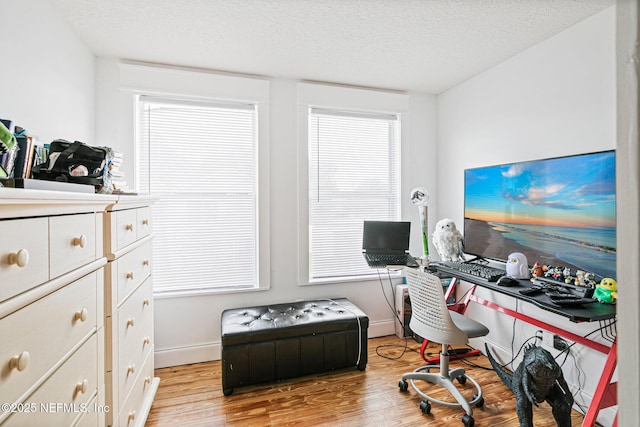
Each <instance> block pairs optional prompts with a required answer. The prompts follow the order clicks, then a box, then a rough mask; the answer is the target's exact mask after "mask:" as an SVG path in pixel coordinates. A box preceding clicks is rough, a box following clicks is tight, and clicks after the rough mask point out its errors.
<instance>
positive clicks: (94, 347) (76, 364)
mask: <svg viewBox="0 0 640 427" xmlns="http://www.w3.org/2000/svg"><path fill="white" fill-rule="evenodd" d="M97 361H98V343H97V338H96V335H95V334H94V335H93V336H92V337H91V338H90V339H89V340H88V341H87V342H86V343H84V344H83V345H82V347H80V348H79V349H78V350H77V351H76V352H75V353H74V354H73V355H72V356H71V357H70V358H69V360H67V361H66V362H65V363H64V364H63V365H62V366H61V367H60V368H58V369H57V370H56V371H55V372H54V373H53V375H52V376H51V377H50V378H49V379H47V381H45V382H44V384H43V385H42V386H41V387H40V388H38V389H37V390H36V391H35V393H33V394H32V395H31V396H29V397H28V398H27V399H26V401H25V404H24V405H23V407H28V408H30V409H31V408H33V409H36V410H35V411H29V412H21V413H14V414H13V415H11V416H10V417H9V419H8V420H7V422H6V423H5V424H3V426H45V425H46V426H53V425H56V426H69V425H71V423H72V422H73V421H74V420H75V419H76V418H79V417H80V416H81V415H82V414H84V413H88V412H95V410H96V408H94V407H93V406H89V403H90V401H91V400H92V399H93V397H94V396H95V395H96V393H97V392H98V362H97Z"/></svg>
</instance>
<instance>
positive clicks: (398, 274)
mask: <svg viewBox="0 0 640 427" xmlns="http://www.w3.org/2000/svg"><path fill="white" fill-rule="evenodd" d="M377 271H378V274H368V275H366V276H344V277H327V278H322V279H312V280H309V282H308V283H300V286H313V285H332V284H336V283H345V282H371V281H378V280H380V279H387V278H389V277H390V278H391V279H401V278H402V270H390V271H389V272H388V273H387V270H386V269H379V270H377Z"/></svg>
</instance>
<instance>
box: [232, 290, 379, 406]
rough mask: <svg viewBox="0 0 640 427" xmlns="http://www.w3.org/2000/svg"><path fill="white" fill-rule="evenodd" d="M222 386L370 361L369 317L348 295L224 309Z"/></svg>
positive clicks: (361, 367) (314, 372)
mask: <svg viewBox="0 0 640 427" xmlns="http://www.w3.org/2000/svg"><path fill="white" fill-rule="evenodd" d="M221 320H222V321H221V327H222V391H223V393H224V395H225V396H228V395H230V394H231V393H233V388H234V387H240V386H246V385H253V384H259V383H264V382H269V381H275V380H281V379H286V378H293V377H298V376H303V375H310V374H316V373H320V372H327V371H331V370H334V369H342V368H348V367H350V366H355V367H357V368H358V369H359V370H361V371H363V370H364V369H365V368H366V365H367V328H368V327H369V318H368V317H367V315H366V314H365V313H364V312H362V310H360V309H359V308H358V307H356V306H355V305H354V304H353V303H351V302H350V301H349V300H348V299H346V298H336V299H331V300H330V299H326V300H317V301H303V302H296V303H290V304H275V305H265V306H259V307H249V308H235V309H229V310H224V311H223V312H222V319H221Z"/></svg>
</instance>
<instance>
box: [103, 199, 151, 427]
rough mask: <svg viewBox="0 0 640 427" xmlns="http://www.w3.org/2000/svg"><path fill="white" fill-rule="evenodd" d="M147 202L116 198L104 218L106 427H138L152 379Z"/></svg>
mask: <svg viewBox="0 0 640 427" xmlns="http://www.w3.org/2000/svg"><path fill="white" fill-rule="evenodd" d="M150 203H151V199H149V198H144V197H137V196H129V197H127V196H122V197H121V198H120V199H119V201H118V203H117V204H116V205H114V206H112V207H110V208H109V209H108V211H107V212H106V213H105V217H104V225H105V228H104V230H105V234H104V242H105V255H106V257H107V259H108V263H107V265H106V266H105V330H106V350H107V351H106V361H105V363H106V372H107V375H106V402H107V405H109V406H110V408H112V411H111V412H110V413H109V414H107V417H106V422H107V425H114V426H119V427H131V426H143V425H144V423H145V421H146V418H147V415H148V413H149V410H150V409H151V404H152V402H153V398H154V396H155V393H156V391H157V388H158V384H159V381H160V380H159V379H158V378H154V377H153V366H154V364H153V349H154V344H153V295H152V281H151V263H152V259H151V255H152V254H151V240H152V238H153V237H152V234H151V233H152V224H151V207H150Z"/></svg>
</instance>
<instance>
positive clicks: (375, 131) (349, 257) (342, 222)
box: [308, 108, 400, 280]
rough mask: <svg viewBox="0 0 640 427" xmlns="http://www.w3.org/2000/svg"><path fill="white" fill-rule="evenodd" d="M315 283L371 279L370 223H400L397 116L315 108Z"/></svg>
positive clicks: (312, 206)
mask: <svg viewBox="0 0 640 427" xmlns="http://www.w3.org/2000/svg"><path fill="white" fill-rule="evenodd" d="M308 125H309V246H310V247H309V250H310V261H309V262H310V265H309V279H310V280H314V279H316V280H317V279H323V278H334V277H346V276H362V275H370V274H371V273H372V271H371V269H370V268H369V267H368V266H367V264H366V262H365V261H364V258H363V256H362V225H363V222H364V221H365V220H381V221H395V220H399V219H400V120H399V117H398V116H396V115H384V114H370V113H354V112H346V111H332V110H326V109H319V108H310V109H309V124H308Z"/></svg>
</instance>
